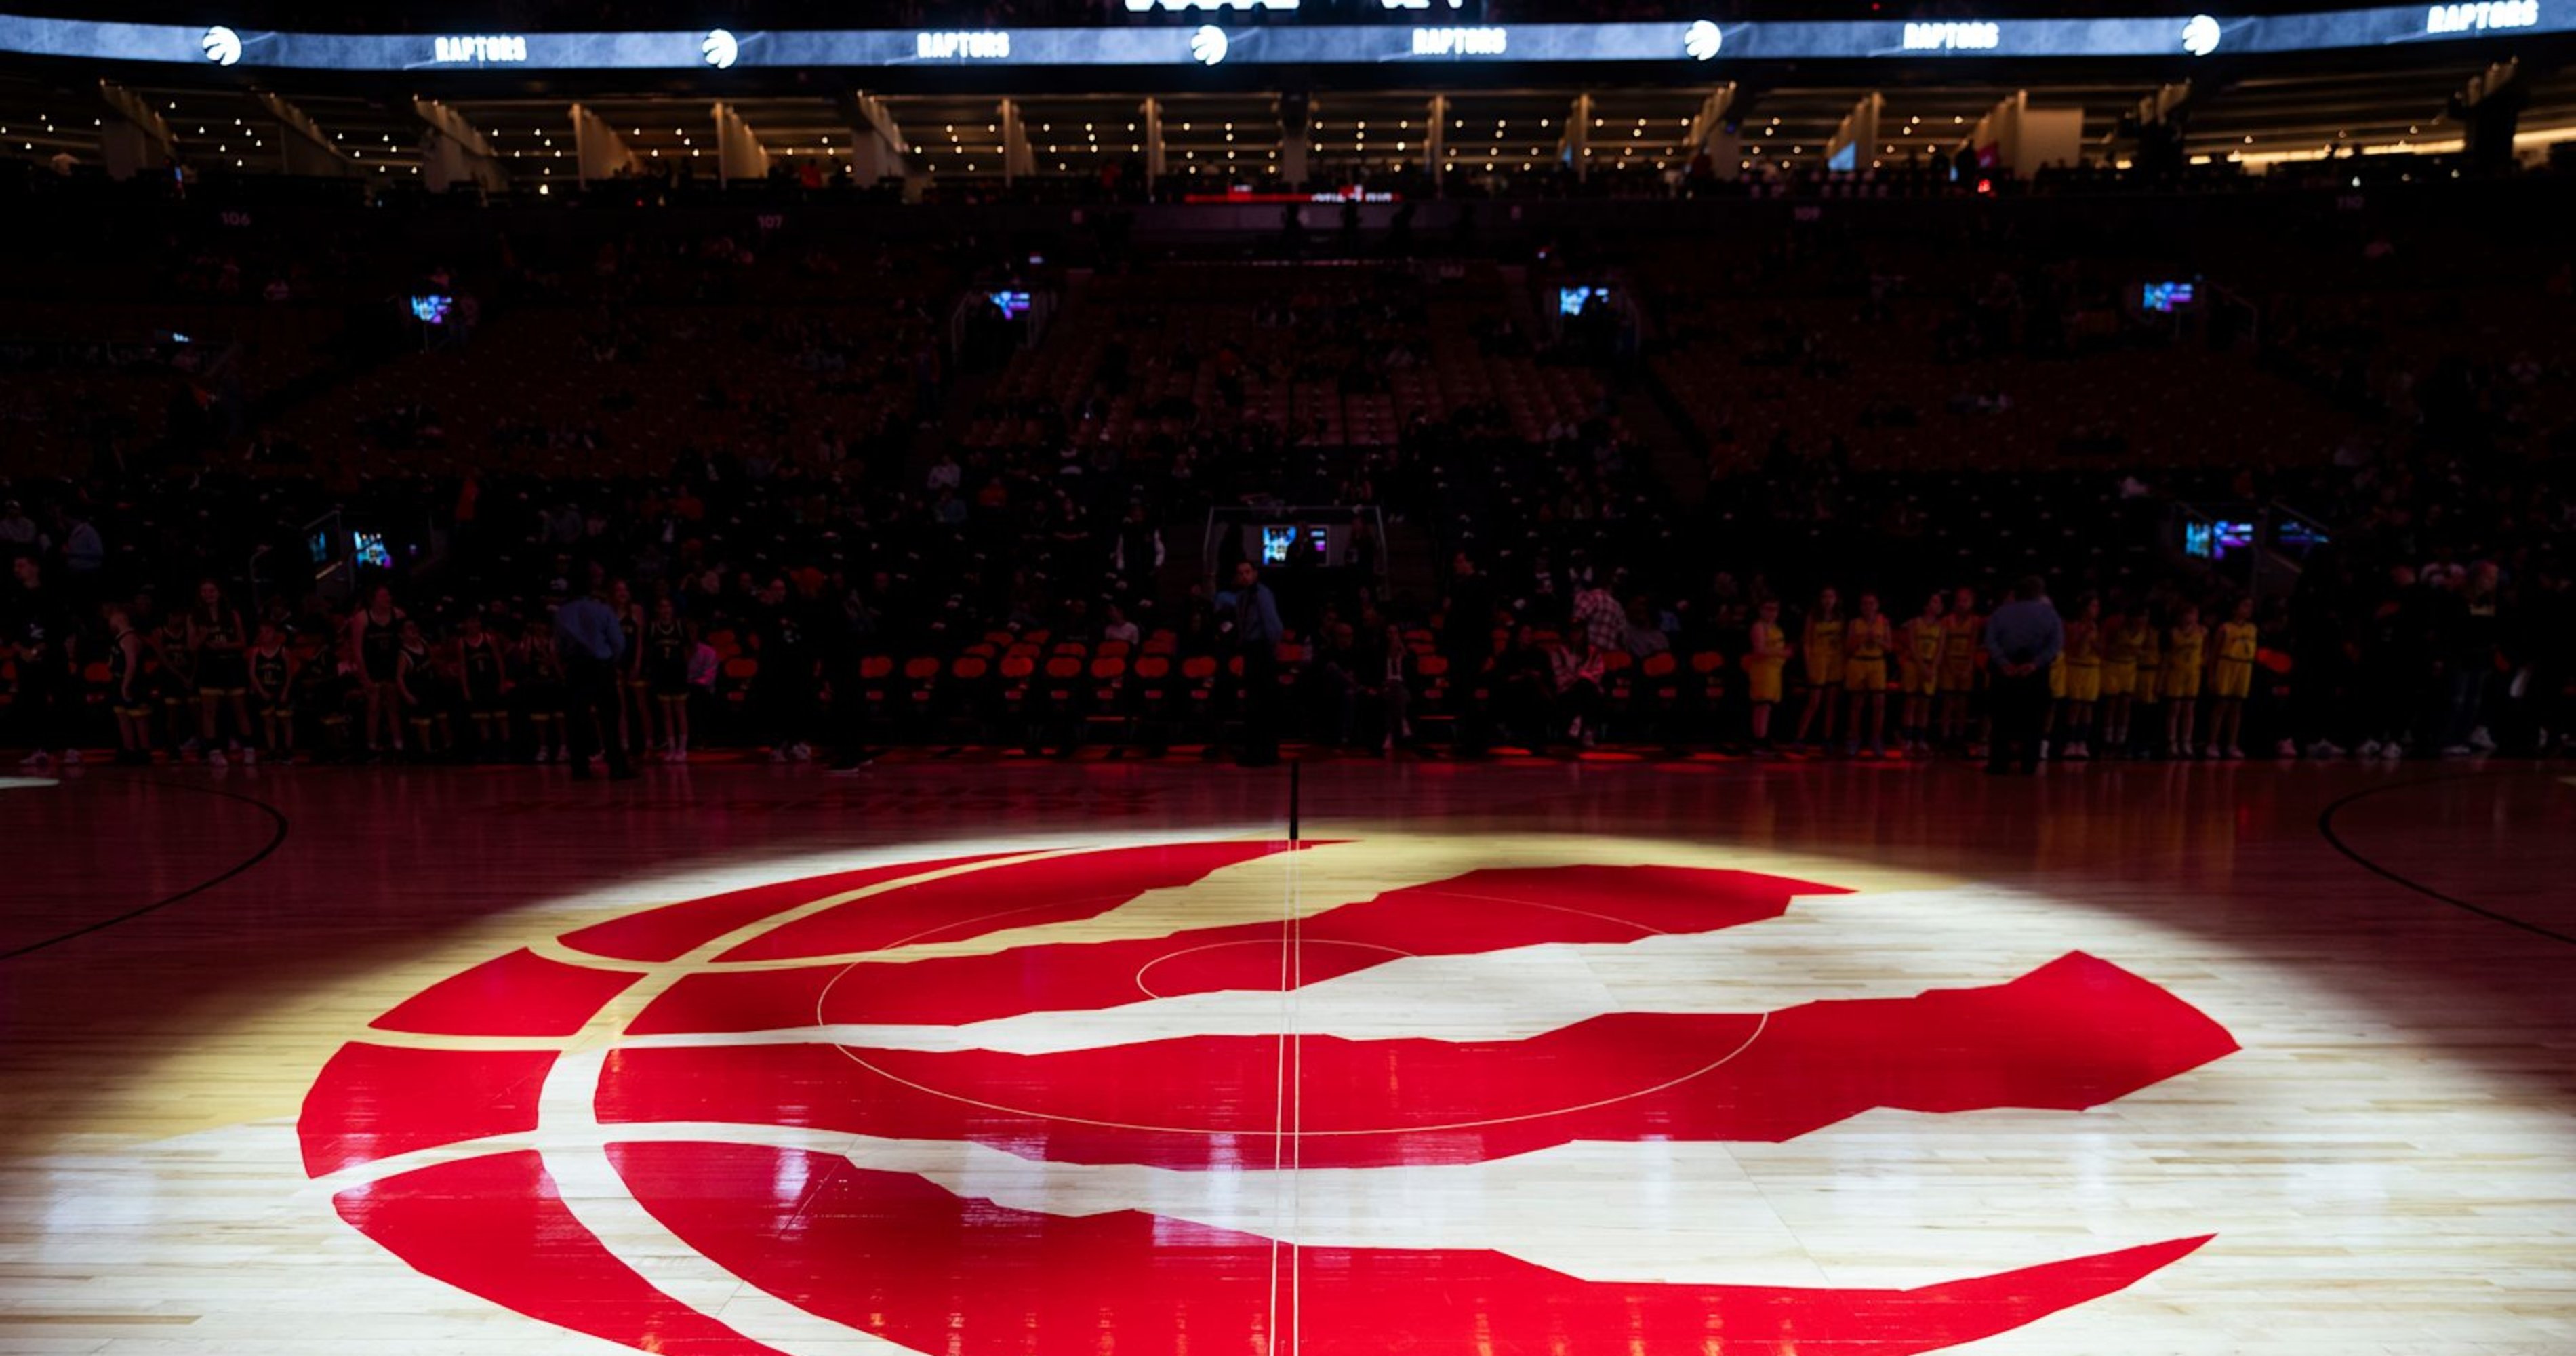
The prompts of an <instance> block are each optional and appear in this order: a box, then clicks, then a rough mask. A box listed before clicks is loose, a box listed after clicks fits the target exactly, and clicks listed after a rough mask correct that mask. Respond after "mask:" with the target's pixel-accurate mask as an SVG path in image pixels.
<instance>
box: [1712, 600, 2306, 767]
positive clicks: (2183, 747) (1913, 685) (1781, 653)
mask: <svg viewBox="0 0 2576 1356" xmlns="http://www.w3.org/2000/svg"><path fill="white" fill-rule="evenodd" d="M2062 621H2063V625H2064V628H2065V637H2066V638H2065V644H2064V647H2063V648H2062V650H2061V651H2060V653H2059V655H2058V657H2057V659H2056V662H2055V663H2053V664H2052V665H2050V667H2049V679H2048V683H2049V695H2050V696H2051V697H2052V698H2053V699H2054V700H2053V701H2052V702H2051V703H2050V707H2049V711H2048V713H2047V717H2046V721H2047V727H2046V729H2047V738H2048V740H2049V741H2050V742H2052V743H2054V745H2055V747H2056V750H2057V756H2058V757H2060V758H2065V759H2079V760H2080V759H2087V758H2091V757H2092V756H2093V752H2094V746H2095V745H2096V743H2097V742H2098V743H2099V744H2100V746H2101V748H2102V751H2103V753H2104V754H2105V755H2107V756H2113V757H2117V756H2123V755H2128V754H2132V753H2138V754H2144V755H2146V756H2157V755H2161V756H2164V757H2169V758H2190V757H2193V756H2195V755H2196V756H2199V757H2204V758H2242V757H2244V756H2245V753H2244V750H2243V748H2242V747H2241V746H2240V743H2239V740H2240V738H2241V736H2242V725H2243V720H2244V713H2245V699H2246V698H2247V696H2249V695H2250V694H2251V693H2252V692H2253V686H2254V668H2255V664H2256V662H2257V658H2258V656H2259V655H2260V653H2261V648H2262V639H2261V635H2260V632H2259V631H2258V629H2257V628H2256V626H2255V623H2254V600H2253V599H2251V598H2242V599H2239V600H2238V601H2237V602H2236V604H2235V606H2234V607H2233V609H2232V610H2231V612H2230V613H2229V616H2228V619H2227V620H2225V621H2223V622H2221V623H2219V624H2218V626H2217V627H2216V628H2215V630H2214V631H2213V629H2212V628H2210V627H2208V626H2205V625H2203V624H2202V622H2201V617H2200V609H2199V608H2198V607H2196V606H2194V605H2192V604H2190V603H2184V604H2181V605H2180V606H2178V607H2177V608H2176V610H2175V615H2174V618H2173V623H2172V624H2171V625H2170V626H2162V627H2160V626H2158V625H2156V624H2155V620H2154V618H2153V617H2151V616H2150V615H2149V614H2148V613H2147V611H2146V610H2145V609H2143V608H2140V609H2136V610H2133V611H2130V612H2127V613H2123V614H2120V615H2116V616H2109V617H2106V616H2104V614H2103V607H2102V600H2101V598H2100V597H2099V596H2096V595H2092V594H2087V595H2085V596H2084V597H2083V598H2082V599H2081V600H2079V601H2078V602H2077V603H2076V605H2075V609H2074V611H2073V612H2072V613H2070V614H2066V615H2065V616H2064V617H2063V618H2062ZM1750 632H1751V634H1750V635H1749V637H1748V641H1747V645H1746V649H1745V652H1744V655H1743V657H1742V659H1741V661H1740V663H1741V666H1742V667H1743V669H1744V674H1745V687H1746V691H1747V695H1748V697H1749V698H1750V700H1751V705H1752V726H1753V730H1752V733H1753V742H1754V747H1755V749H1756V750H1758V751H1769V750H1771V749H1772V748H1773V744H1772V738H1771V734H1772V724H1773V720H1774V715H1775V710H1776V708H1778V707H1779V706H1780V705H1781V704H1782V703H1783V700H1784V698H1785V697H1786V695H1787V684H1786V678H1787V675H1788V670H1789V666H1790V664H1791V662H1792V661H1793V660H1794V661H1796V662H1797V663H1798V664H1799V666H1800V668H1801V671H1802V674H1803V676H1804V678H1805V679H1806V693H1805V701H1804V703H1803V704H1802V705H1801V706H1799V708H1798V716H1797V722H1798V723H1797V729H1796V733H1795V736H1794V738H1793V739H1792V740H1791V742H1792V743H1793V744H1796V745H1800V746H1804V747H1807V748H1810V749H1819V748H1822V749H1829V748H1831V747H1832V746H1833V743H1834V731H1835V729H1836V724H1837V718H1839V720H1840V728H1841V729H1842V734H1843V739H1842V750H1843V752H1844V753H1845V754H1846V755H1849V756H1855V757H1863V758H1875V757H1886V756H1889V755H1890V753H1891V749H1890V746H1889V742H1888V736H1889V733H1890V731H1889V728H1888V705H1889V701H1888V699H1889V697H1890V696H1891V695H1893V696H1894V697H1895V698H1896V707H1897V710H1896V719H1895V729H1894V735H1895V738H1896V741H1897V747H1896V750H1895V751H1897V752H1902V753H1904V754H1907V755H1914V756H1921V755H1925V754H1928V753H1930V752H1932V751H1933V749H1934V748H1935V747H1940V748H1946V749H1962V750H1965V751H1966V752H1968V753H1970V754H1972V755H1974V756H1980V757H1982V756H1983V755H1984V753H1985V747H1984V746H1985V745H1986V744H1987V743H1988V742H1989V740H1990V739H1991V738H1992V734H1993V730H1992V724H1991V715H1990V713H1984V712H1981V711H1978V710H1977V709H1976V703H1975V701H1974V698H1975V696H1976V694H1977V693H1978V692H1979V691H1980V690H1981V689H1983V688H1984V687H1985V686H1986V674H1987V671H1988V669H1989V666H1990V664H1991V662H1992V661H1991V657H1990V656H1989V654H1988V653H1987V650H1986V646H1985V618H1984V617H1983V616H1982V615H1980V614H1979V613H1978V611H1977V597H1976V592H1975V590H1973V589H1964V588H1963V589H1959V590H1957V591H1956V592H1955V593H1946V594H1945V593H1939V592H1936V593H1933V594H1931V595H1930V596H1928V597H1927V598H1925V600H1924V603H1923V610H1922V611H1921V612H1919V613H1917V614H1916V615H1915V616H1913V617H1911V618H1909V619H1907V620H1905V621H1903V622H1896V621H1893V620H1891V619H1890V618H1889V617H1888V616H1887V615H1886V614H1885V613H1883V612H1882V611H1881V610H1880V608H1879V599H1878V595H1877V594H1876V593H1874V592H1867V591H1864V592H1863V593H1861V594H1860V596H1859V599H1858V603H1857V610H1856V611H1855V612H1854V613H1853V614H1852V615H1850V616H1848V617H1847V616H1845V615H1843V610H1842V596H1841V594H1840V593H1839V592H1838V591H1836V590H1834V589H1831V588H1827V589H1824V590H1822V591H1821V592H1819V593H1818V594H1817V596H1816V602H1815V606H1814V607H1813V608H1811V609H1810V610H1809V611H1808V613H1807V616H1806V620H1805V623H1804V625H1803V627H1802V628H1801V633H1800V635H1799V637H1798V640H1797V643H1796V644H1795V645H1794V646H1793V645H1792V644H1791V643H1790V640H1789V636H1788V633H1787V631H1786V630H1784V629H1783V628H1782V626H1781V624H1780V604H1779V602H1778V600H1776V599H1768V600H1765V601H1764V602H1763V603H1762V605H1761V608H1760V610H1759V613H1758V615H1757V616H1756V617H1755V619H1754V621H1753V624H1752V626H1751V628H1750ZM2204 701H2206V702H2207V703H2208V706H2209V711H2208V720H2207V723H2206V725H2205V726H2204V725H2203V724H2202V723H2201V710H2200V708H2201V705H2202V703H2203V702H2204ZM2157 707H2161V708H2162V714H2163V731H2162V737H2161V738H2160V739H2159V738H2158V737H2157V732H2156V731H2155V729H2154V728H2153V724H2154V722H2153V721H2152V720H2150V721H2149V725H2148V728H2146V729H2143V730H2140V729H2136V728H2133V726H2134V722H2135V721H2136V719H2137V717H2138V716H2139V713H2140V712H2141V711H2142V710H2149V711H2152V710H2154V709H2155V708H2157ZM2202 739H2205V740H2206V743H2205V744H2204V743H2200V742H2198V741H2200V740H2202Z"/></svg>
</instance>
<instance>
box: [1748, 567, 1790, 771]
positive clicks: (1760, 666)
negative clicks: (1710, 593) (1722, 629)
mask: <svg viewBox="0 0 2576 1356" xmlns="http://www.w3.org/2000/svg"><path fill="white" fill-rule="evenodd" d="M1746 640H1747V642H1748V643H1747V645H1746V647H1745V651H1744V659H1743V661H1742V663H1743V666H1744V692H1745V696H1746V697H1747V699H1749V700H1750V701H1751V703H1752V706H1753V751H1754V752H1755V753H1757V754H1768V753H1770V752H1771V708H1773V707H1775V706H1778V705H1779V704H1780V673H1781V671H1782V670H1784V669H1786V668H1788V667H1789V654H1790V650H1789V633H1788V632H1786V631H1784V630H1781V629H1780V600H1779V599H1777V598H1765V599H1763V600H1762V606H1761V608H1760V610H1759V611H1757V612H1756V613H1755V614H1754V617H1753V625H1752V626H1751V627H1750V628H1749V629H1748V631H1747V634H1746Z"/></svg>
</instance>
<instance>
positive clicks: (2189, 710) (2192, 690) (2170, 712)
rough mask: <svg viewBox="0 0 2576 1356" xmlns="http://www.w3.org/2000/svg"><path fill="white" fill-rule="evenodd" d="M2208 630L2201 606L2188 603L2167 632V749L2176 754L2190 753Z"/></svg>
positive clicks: (2183, 756) (2186, 756)
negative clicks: (2204, 622)
mask: <svg viewBox="0 0 2576 1356" xmlns="http://www.w3.org/2000/svg"><path fill="white" fill-rule="evenodd" d="M2208 640H2209V632H2208V631H2207V630H2206V629H2205V628H2203V627H2202V626H2201V624H2200V609H2199V608H2196V607H2194V606H2192V605H2191V604H2189V603H2185V604H2183V605H2182V610H2181V611H2180V612H2179V613H2177V614H2176V615H2175V617H2174V625H2173V629H2172V630H2171V631H2168V632H2166V633H2165V683H2164V687H2165V753H2166V754H2167V755H2169V756H2171V757H2175V758H2189V757H2190V756H2191V736H2192V726H2193V722H2194V720H2195V718H2196V716H2197V714H2198V711H2197V708H2198V707H2199V705H2200V680H2201V666H2202V661H2203V657H2204V656H2203V653H2202V652H2203V651H2204V650H2205V649H2206V648H2207V643H2208Z"/></svg>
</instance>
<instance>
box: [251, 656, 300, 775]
mask: <svg viewBox="0 0 2576 1356" xmlns="http://www.w3.org/2000/svg"><path fill="white" fill-rule="evenodd" d="M298 667H299V666H298V665H297V664H296V662H295V657H294V656H293V655H291V654H288V653H287V651H286V633H285V632H284V631H282V630H280V629H278V625H277V623H275V622H262V623H260V626H259V637H258V640H257V642H256V643H255V644H253V645H252V646H251V649H250V654H249V655H248V656H247V658H246V660H245V662H244V664H243V677H244V678H245V679H246V680H247V681H248V682H249V684H250V697H251V701H252V702H253V703H255V704H256V705H257V706H258V707H259V734H260V745H261V747H262V748H263V749H265V750H266V752H267V754H268V760H269V761H270V762H272V763H276V764H279V765H281V766H285V765H290V764H292V763H294V761H295V670H296V669H297V668H298Z"/></svg>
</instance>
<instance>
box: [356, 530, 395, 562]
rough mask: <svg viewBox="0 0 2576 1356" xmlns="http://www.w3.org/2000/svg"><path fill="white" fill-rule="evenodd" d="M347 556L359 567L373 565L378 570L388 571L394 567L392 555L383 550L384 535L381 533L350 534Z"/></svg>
mask: <svg viewBox="0 0 2576 1356" xmlns="http://www.w3.org/2000/svg"><path fill="white" fill-rule="evenodd" d="M349 555H350V557H351V558H352V559H354V560H356V561H357V562H358V563H359V564H361V565H373V566H375V567H376V568H378V569H380V570H390V569H392V568H393V566H394V554H393V552H391V551H388V550H386V549H385V534H384V533H382V532H352V533H350V534H349Z"/></svg>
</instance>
